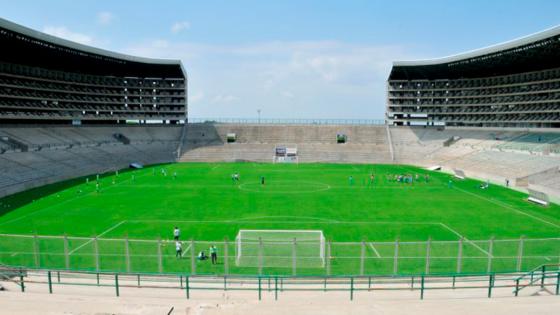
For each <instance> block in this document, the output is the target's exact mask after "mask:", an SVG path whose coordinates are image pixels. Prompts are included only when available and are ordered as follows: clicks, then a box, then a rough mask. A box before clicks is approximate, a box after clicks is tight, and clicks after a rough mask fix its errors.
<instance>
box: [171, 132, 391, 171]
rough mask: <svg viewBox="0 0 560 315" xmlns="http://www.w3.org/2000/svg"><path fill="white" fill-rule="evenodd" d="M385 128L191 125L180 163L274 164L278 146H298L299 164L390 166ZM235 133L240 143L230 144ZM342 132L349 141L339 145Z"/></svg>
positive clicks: (237, 141)
mask: <svg viewBox="0 0 560 315" xmlns="http://www.w3.org/2000/svg"><path fill="white" fill-rule="evenodd" d="M385 130H386V129H385V127H384V126H348V125H241V124H208V123H207V124H189V125H188V127H187V133H186V137H185V140H184V142H183V155H182V156H181V158H180V161H257V162H272V157H273V155H274V148H275V147H276V146H277V145H288V144H289V145H296V146H297V148H298V155H299V162H300V163H301V162H304V163H305V162H329V163H350V162H352V163H390V162H391V157H390V153H389V146H388V144H387V133H386V131H385ZM228 133H235V134H236V137H237V139H236V142H235V143H227V134H228ZM339 133H342V134H345V135H346V136H347V137H348V142H347V143H344V144H337V142H336V135H337V134H339Z"/></svg>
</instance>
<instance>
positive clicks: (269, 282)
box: [0, 265, 560, 300]
mask: <svg viewBox="0 0 560 315" xmlns="http://www.w3.org/2000/svg"><path fill="white" fill-rule="evenodd" d="M555 267H556V268H555V270H549V271H546V272H543V273H542V274H541V273H539V274H538V275H535V277H534V278H538V279H539V280H538V284H536V282H535V281H533V280H532V279H530V278H527V277H524V276H521V277H520V276H519V273H513V274H508V273H504V274H501V273H489V274H440V275H425V274H417V275H409V276H383V275H367V276H201V275H192V274H182V273H167V274H150V273H108V272H93V271H68V270H56V269H26V268H16V267H2V268H0V279H2V280H3V281H11V282H13V283H15V284H16V285H17V286H19V287H20V290H21V292H25V290H26V286H28V285H29V284H38V285H44V286H45V287H46V288H47V289H48V292H49V293H51V294H52V293H54V291H55V287H57V286H90V287H106V288H113V289H114V290H115V291H114V292H115V295H116V296H117V297H118V296H120V295H121V290H122V289H123V288H152V289H173V290H183V291H184V292H185V293H184V294H185V297H186V298H187V299H189V298H191V297H192V293H193V292H194V291H253V292H256V293H257V297H258V299H259V300H261V299H262V298H263V295H264V294H269V295H274V299H275V300H278V297H279V295H280V294H281V293H283V292H290V291H298V292H301V291H309V292H333V291H338V292H347V293H348V295H349V298H350V300H353V299H354V296H355V293H356V292H373V291H417V292H418V295H419V298H420V299H424V297H425V294H426V293H427V292H428V291H431V290H456V289H479V290H484V291H485V292H486V296H487V297H488V298H491V297H492V293H493V290H494V289H503V288H512V289H513V294H514V295H515V296H518V293H519V291H520V290H521V288H527V287H540V288H545V287H554V288H555V291H554V293H552V292H551V294H556V295H558V294H559V288H560V271H559V270H558V265H555ZM538 269H539V270H544V268H543V267H539V268H538ZM547 279H554V280H553V281H546V280H547ZM523 281H525V283H523ZM520 282H521V283H520Z"/></svg>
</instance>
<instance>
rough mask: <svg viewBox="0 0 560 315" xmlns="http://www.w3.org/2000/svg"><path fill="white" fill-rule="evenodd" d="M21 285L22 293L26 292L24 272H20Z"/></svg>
mask: <svg viewBox="0 0 560 315" xmlns="http://www.w3.org/2000/svg"><path fill="white" fill-rule="evenodd" d="M19 284H20V287H21V292H25V283H24V281H23V271H21V270H20V272H19Z"/></svg>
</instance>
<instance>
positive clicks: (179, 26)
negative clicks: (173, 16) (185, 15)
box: [171, 21, 191, 34]
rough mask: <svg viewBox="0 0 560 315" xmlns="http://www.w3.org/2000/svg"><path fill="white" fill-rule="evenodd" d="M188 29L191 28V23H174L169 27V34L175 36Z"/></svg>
mask: <svg viewBox="0 0 560 315" xmlns="http://www.w3.org/2000/svg"><path fill="white" fill-rule="evenodd" d="M190 28H191V23H190V22H188V21H181V22H175V23H174V24H173V25H172V26H171V32H172V33H175V34H177V33H179V32H182V31H185V30H188V29H190Z"/></svg>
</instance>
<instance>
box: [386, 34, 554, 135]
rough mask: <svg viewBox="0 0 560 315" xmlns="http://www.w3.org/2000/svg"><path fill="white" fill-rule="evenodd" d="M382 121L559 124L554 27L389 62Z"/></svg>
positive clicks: (459, 124)
mask: <svg viewBox="0 0 560 315" xmlns="http://www.w3.org/2000/svg"><path fill="white" fill-rule="evenodd" d="M386 120H387V122H388V123H389V124H390V125H405V126H407V125H409V126H413V125H424V126H472V127H533V128H534V127H537V128H538V127H552V128H554V127H560V27H554V28H551V29H548V30H545V31H542V32H539V33H536V34H533V35H530V36H526V37H523V38H519V39H516V40H512V41H509V42H505V43H502V44H498V45H494V46H491V47H487V48H483V49H478V50H474V51H470V52H466V53H462V54H458V55H453V56H449V57H444V58H438V59H429V60H418V61H396V62H394V63H393V68H392V70H391V73H390V75H389V78H388V82H387V113H386Z"/></svg>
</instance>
